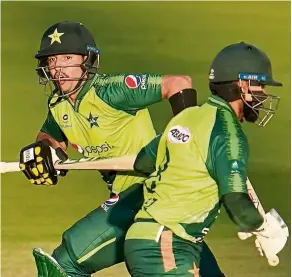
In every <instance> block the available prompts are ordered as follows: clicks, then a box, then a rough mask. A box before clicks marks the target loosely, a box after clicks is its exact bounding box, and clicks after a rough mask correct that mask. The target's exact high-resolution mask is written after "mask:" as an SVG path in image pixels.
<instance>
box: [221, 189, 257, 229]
mask: <svg viewBox="0 0 292 277" xmlns="http://www.w3.org/2000/svg"><path fill="white" fill-rule="evenodd" d="M222 201H223V205H224V207H225V209H226V211H227V213H228V215H229V217H230V219H231V220H232V221H233V222H234V223H235V224H237V225H238V226H239V228H240V230H241V231H245V232H251V231H254V230H256V229H257V228H259V227H260V226H261V225H262V223H263V217H262V216H261V215H260V213H259V212H258V210H257V209H256V208H255V206H254V204H253V202H252V201H251V199H250V197H249V195H248V194H246V193H241V192H233V193H229V194H225V195H223V196H222Z"/></svg>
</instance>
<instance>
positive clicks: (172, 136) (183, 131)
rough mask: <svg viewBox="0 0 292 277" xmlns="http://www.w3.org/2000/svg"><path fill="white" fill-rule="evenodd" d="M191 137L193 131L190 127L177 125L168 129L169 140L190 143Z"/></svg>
mask: <svg viewBox="0 0 292 277" xmlns="http://www.w3.org/2000/svg"><path fill="white" fill-rule="evenodd" d="M190 138H191V133H190V130H189V128H187V127H183V126H180V125H176V126H173V127H171V129H170V130H169V131H168V141H169V142H170V143H179V144H183V143H188V142H189V140H190Z"/></svg>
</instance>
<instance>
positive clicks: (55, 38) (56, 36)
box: [48, 28, 64, 45]
mask: <svg viewBox="0 0 292 277" xmlns="http://www.w3.org/2000/svg"><path fill="white" fill-rule="evenodd" d="M63 35H64V33H59V32H58V30H57V28H56V29H55V31H54V33H52V34H51V35H48V37H49V38H51V45H52V44H53V43H54V42H55V41H56V42H58V43H61V39H60V37H61V36H63Z"/></svg>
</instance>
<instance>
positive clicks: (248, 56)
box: [209, 42, 282, 86]
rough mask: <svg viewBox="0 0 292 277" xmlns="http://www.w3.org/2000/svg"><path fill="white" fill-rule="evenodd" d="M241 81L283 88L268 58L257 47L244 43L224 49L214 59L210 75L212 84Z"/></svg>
mask: <svg viewBox="0 0 292 277" xmlns="http://www.w3.org/2000/svg"><path fill="white" fill-rule="evenodd" d="M239 79H241V80H251V81H258V82H260V83H261V84H263V85H269V86H282V83H280V82H277V81H275V80H274V79H273V76H272V66H271V62H270V59H269V58H268V56H267V55H266V54H265V53H264V52H263V51H261V50H260V49H258V48H257V47H255V46H253V45H251V44H247V43H244V42H240V43H236V44H231V45H229V46H227V47H225V48H223V49H222V50H221V51H220V52H219V53H218V54H217V56H216V57H215V58H214V60H213V62H212V64H211V67H210V73H209V81H210V82H211V83H219V82H220V83H221V82H230V81H237V80H239Z"/></svg>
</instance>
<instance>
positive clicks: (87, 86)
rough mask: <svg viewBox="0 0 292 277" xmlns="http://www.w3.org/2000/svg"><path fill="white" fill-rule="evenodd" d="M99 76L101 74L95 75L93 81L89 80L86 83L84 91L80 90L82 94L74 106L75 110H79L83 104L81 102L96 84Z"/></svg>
mask: <svg viewBox="0 0 292 277" xmlns="http://www.w3.org/2000/svg"><path fill="white" fill-rule="evenodd" d="M98 76H99V74H95V75H94V76H93V78H92V79H90V80H87V81H86V82H85V84H84V86H83V87H82V89H81V90H80V92H79V93H78V95H77V96H76V98H75V104H74V109H75V110H78V107H79V105H80V103H81V100H82V99H83V97H84V96H85V94H86V93H87V92H88V91H89V89H90V88H91V87H92V85H93V84H94V82H95V80H96V79H97V77H98Z"/></svg>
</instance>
